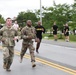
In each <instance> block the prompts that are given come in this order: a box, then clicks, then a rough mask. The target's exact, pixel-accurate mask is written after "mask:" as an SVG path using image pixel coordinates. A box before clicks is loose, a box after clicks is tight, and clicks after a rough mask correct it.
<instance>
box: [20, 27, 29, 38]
mask: <svg viewBox="0 0 76 75" xmlns="http://www.w3.org/2000/svg"><path fill="white" fill-rule="evenodd" d="M25 30H26V29H25V28H23V29H22V30H21V39H28V36H27V35H26V31H25Z"/></svg>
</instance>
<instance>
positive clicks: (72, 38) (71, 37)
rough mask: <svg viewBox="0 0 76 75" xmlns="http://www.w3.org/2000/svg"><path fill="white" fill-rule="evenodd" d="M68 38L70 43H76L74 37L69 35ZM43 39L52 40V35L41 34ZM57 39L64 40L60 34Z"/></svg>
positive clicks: (75, 37)
mask: <svg viewBox="0 0 76 75" xmlns="http://www.w3.org/2000/svg"><path fill="white" fill-rule="evenodd" d="M47 37H48V38H47ZM69 37H70V41H73V42H76V35H69ZM43 38H45V39H54V38H53V34H48V33H45V34H43ZM58 39H59V40H65V38H64V35H62V36H61V35H60V34H58Z"/></svg>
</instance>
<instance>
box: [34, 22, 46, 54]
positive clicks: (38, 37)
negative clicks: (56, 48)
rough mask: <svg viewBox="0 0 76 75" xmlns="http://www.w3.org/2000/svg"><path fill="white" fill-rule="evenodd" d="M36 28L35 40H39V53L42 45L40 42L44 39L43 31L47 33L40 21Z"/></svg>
mask: <svg viewBox="0 0 76 75" xmlns="http://www.w3.org/2000/svg"><path fill="white" fill-rule="evenodd" d="M35 29H36V39H35V42H37V44H36V52H37V53H39V51H38V49H39V47H40V43H41V40H42V33H45V28H44V27H43V26H42V25H41V22H40V21H38V25H37V26H36V27H35Z"/></svg>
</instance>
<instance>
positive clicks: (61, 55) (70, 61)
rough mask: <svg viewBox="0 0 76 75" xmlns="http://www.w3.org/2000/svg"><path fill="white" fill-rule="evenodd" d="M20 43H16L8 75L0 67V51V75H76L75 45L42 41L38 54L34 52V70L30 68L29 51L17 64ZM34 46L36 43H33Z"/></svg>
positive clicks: (0, 53)
mask: <svg viewBox="0 0 76 75" xmlns="http://www.w3.org/2000/svg"><path fill="white" fill-rule="evenodd" d="M21 43H22V41H19V42H18V43H16V46H15V56H14V61H13V64H12V66H11V69H12V71H11V72H10V73H8V72H6V71H5V70H4V69H3V67H2V50H1V51H0V57H1V59H0V60H1V61H0V64H1V65H0V73H1V75H10V74H11V75H17V74H18V75H24V74H26V75H39V74H41V75H76V47H75V43H70V42H61V41H57V42H55V41H47V40H43V41H42V43H41V46H40V49H39V54H37V53H36V52H35V56H36V65H37V66H36V68H32V67H31V62H30V56H29V50H28V51H27V53H26V55H25V56H24V59H23V62H22V63H19V54H20V50H21ZM35 45H36V43H34V46H35ZM70 45H71V46H70Z"/></svg>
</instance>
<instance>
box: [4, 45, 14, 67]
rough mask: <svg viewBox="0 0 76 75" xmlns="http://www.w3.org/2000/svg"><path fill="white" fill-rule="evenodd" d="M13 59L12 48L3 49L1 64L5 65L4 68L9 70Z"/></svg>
mask: <svg viewBox="0 0 76 75" xmlns="http://www.w3.org/2000/svg"><path fill="white" fill-rule="evenodd" d="M13 57H14V47H13V46H8V47H3V63H4V64H6V65H7V67H6V68H10V66H11V64H12V62H13Z"/></svg>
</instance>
